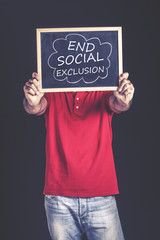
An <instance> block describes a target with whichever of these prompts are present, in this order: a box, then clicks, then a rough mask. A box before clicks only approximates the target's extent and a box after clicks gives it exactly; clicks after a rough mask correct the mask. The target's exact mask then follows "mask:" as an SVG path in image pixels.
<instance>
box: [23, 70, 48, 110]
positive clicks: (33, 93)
mask: <svg viewBox="0 0 160 240" xmlns="http://www.w3.org/2000/svg"><path fill="white" fill-rule="evenodd" d="M23 90H24V94H25V97H26V99H27V101H28V103H29V104H30V105H31V106H36V105H37V104H39V102H40V100H41V98H42V97H43V95H44V93H42V92H41V91H40V90H41V88H40V77H39V75H38V74H37V73H35V72H34V73H32V79H29V80H28V81H27V82H26V83H25V85H24V87H23Z"/></svg>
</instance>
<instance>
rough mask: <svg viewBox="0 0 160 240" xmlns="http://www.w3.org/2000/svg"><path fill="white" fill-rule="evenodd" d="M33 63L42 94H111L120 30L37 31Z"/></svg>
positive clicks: (118, 70)
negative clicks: (102, 91)
mask: <svg viewBox="0 0 160 240" xmlns="http://www.w3.org/2000/svg"><path fill="white" fill-rule="evenodd" d="M37 62H38V64H37V66H38V73H39V74H40V77H41V88H42V91H43V92H58V91H59V92H65V91H98V90H115V89H117V86H118V84H119V80H118V79H119V78H118V77H119V74H121V73H122V72H123V70H122V33H121V27H103V28H101V27H99V28H52V29H47V28H46V29H37Z"/></svg>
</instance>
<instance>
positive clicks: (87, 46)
mask: <svg viewBox="0 0 160 240" xmlns="http://www.w3.org/2000/svg"><path fill="white" fill-rule="evenodd" d="M52 46H53V50H54V52H53V53H52V54H51V55H50V56H49V57H48V62H47V64H48V66H49V68H51V69H53V78H54V79H55V80H57V81H59V82H61V81H67V82H68V83H71V84H75V83H78V82H79V81H83V82H84V83H86V84H90V83H94V82H96V81H97V80H98V79H106V77H107V76H108V71H109V68H110V67H111V61H110V59H109V58H110V56H111V54H112V44H111V43H109V42H101V41H100V39H99V38H98V37H92V38H89V39H86V38H85V37H84V36H83V35H81V34H75V33H73V34H68V35H66V37H65V38H58V39H56V40H55V41H54V42H53V44H52Z"/></svg>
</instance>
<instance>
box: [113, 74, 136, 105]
mask: <svg viewBox="0 0 160 240" xmlns="http://www.w3.org/2000/svg"><path fill="white" fill-rule="evenodd" d="M128 77H129V73H123V74H121V75H120V77H119V82H120V84H119V87H118V89H117V91H115V92H114V96H115V97H116V100H117V102H118V103H119V104H120V105H122V106H124V107H125V106H129V105H130V103H131V101H132V99H133V95H134V86H133V84H132V83H131V82H130V80H128Z"/></svg>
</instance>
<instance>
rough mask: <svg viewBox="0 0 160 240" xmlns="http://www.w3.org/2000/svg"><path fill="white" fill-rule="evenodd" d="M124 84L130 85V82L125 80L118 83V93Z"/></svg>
mask: <svg viewBox="0 0 160 240" xmlns="http://www.w3.org/2000/svg"><path fill="white" fill-rule="evenodd" d="M126 84H130V81H129V80H127V79H123V80H122V81H121V82H120V85H119V87H118V92H122V89H123V88H124V86H125V85H126Z"/></svg>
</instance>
